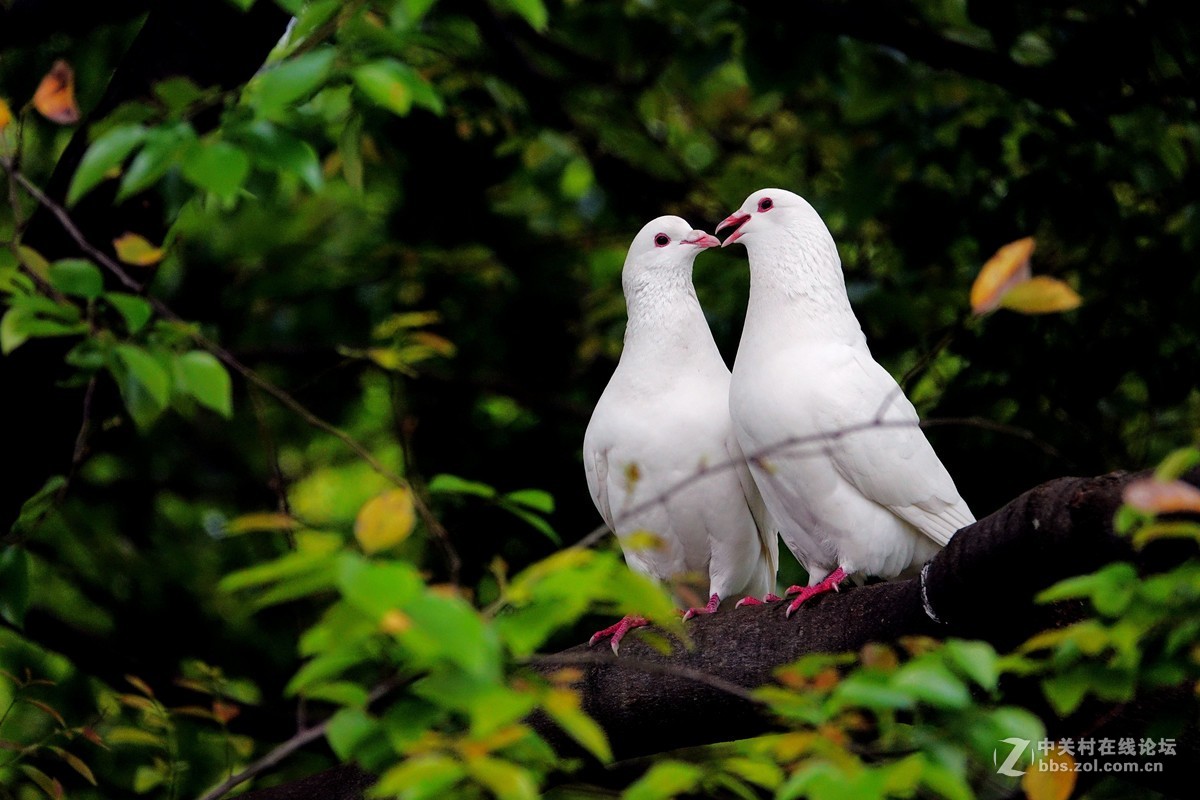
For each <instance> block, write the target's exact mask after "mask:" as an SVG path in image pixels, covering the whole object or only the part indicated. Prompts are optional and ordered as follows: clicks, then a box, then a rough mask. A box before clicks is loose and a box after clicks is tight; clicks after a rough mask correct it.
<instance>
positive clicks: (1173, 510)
mask: <svg viewBox="0 0 1200 800" xmlns="http://www.w3.org/2000/svg"><path fill="white" fill-rule="evenodd" d="M1122 499H1123V500H1124V501H1125V503H1126V504H1127V505H1131V506H1133V507H1134V508H1136V509H1137V510H1138V511H1145V512H1147V513H1150V514H1178V513H1180V512H1188V511H1190V512H1193V513H1198V512H1200V489H1197V488H1196V487H1195V486H1192V485H1191V484H1190V483H1185V482H1183V481H1180V480H1174V481H1160V480H1158V479H1157V478H1142V479H1141V480H1136V481H1134V482H1132V483H1130V484H1129V485H1128V486H1126V487H1125V491H1124V492H1123V493H1122Z"/></svg>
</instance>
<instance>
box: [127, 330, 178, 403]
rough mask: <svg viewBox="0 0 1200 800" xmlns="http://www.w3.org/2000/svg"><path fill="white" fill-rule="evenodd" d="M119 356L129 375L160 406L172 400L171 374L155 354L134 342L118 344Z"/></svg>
mask: <svg viewBox="0 0 1200 800" xmlns="http://www.w3.org/2000/svg"><path fill="white" fill-rule="evenodd" d="M117 357H118V358H120V359H121V363H122V364H124V365H125V369H127V370H128V371H129V375H130V376H131V377H132V378H133V380H134V381H136V382H137V383H138V384H139V385H140V386H142V387H143V388H144V389H145V390H146V392H147V393H148V394H149V395H150V398H151V399H152V400H153V401H154V403H155V404H156V405H157V406H159V407H160V408H166V407H167V403H169V402H170V400H171V376H170V375H169V374H168V373H167V371H166V370H165V369H163V365H162V364H160V363H159V362H158V359H156V358H155V357H154V356H152V355H150V353H148V352H146V350H144V349H143V348H141V347H138V346H137V345H132V344H121V345H117Z"/></svg>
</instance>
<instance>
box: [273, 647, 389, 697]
mask: <svg viewBox="0 0 1200 800" xmlns="http://www.w3.org/2000/svg"><path fill="white" fill-rule="evenodd" d="M370 659H371V656H370V654H369V653H367V652H366V651H364V650H361V649H358V648H351V649H342V650H335V651H333V652H330V653H323V654H321V655H319V656H317V657H316V658H313V659H311V660H310V661H308V662H307V663H305V665H304V666H303V667H301V668H300V669H299V670H297V672H296V674H295V675H293V676H292V679H291V680H290V681H288V684H287V686H286V687H284V690H283V691H284V693H285V694H288V695H293V694H299V693H301V692H303V691H304V690H305V688H306V687H308V686H311V685H313V684H315V683H319V682H321V681H326V680H328V679H329V678H333V677H336V676H338V675H341V674H342V673H343V672H345V671H346V670H348V669H350V668H351V667H354V666H357V665H359V664H361V663H363V662H364V661H369V660H370Z"/></svg>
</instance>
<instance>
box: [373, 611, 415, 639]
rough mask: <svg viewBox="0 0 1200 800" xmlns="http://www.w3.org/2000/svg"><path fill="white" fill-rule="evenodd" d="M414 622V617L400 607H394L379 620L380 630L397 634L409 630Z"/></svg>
mask: <svg viewBox="0 0 1200 800" xmlns="http://www.w3.org/2000/svg"><path fill="white" fill-rule="evenodd" d="M412 624H413V623H412V617H410V616H409V615H408V614H405V613H404V612H403V611H401V610H400V609H398V608H393V609H390V610H389V611H387V613H385V614H384V615H383V619H381V620H379V630H381V631H383V632H384V633H386V634H390V635H392V636H396V635H397V634H401V633H404V632H405V631H407V630H408V629H409V628H411V627H412Z"/></svg>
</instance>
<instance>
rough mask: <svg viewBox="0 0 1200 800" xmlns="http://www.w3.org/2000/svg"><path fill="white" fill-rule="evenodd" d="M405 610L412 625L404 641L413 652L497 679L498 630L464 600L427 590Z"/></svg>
mask: <svg viewBox="0 0 1200 800" xmlns="http://www.w3.org/2000/svg"><path fill="white" fill-rule="evenodd" d="M404 612H405V613H406V614H407V615H408V616H409V617H410V618H411V619H412V622H413V625H412V628H411V629H409V630H408V631H406V632H405V633H404V634H403V637H402V639H401V641H402V642H403V644H404V645H405V647H407V648H408V649H409V650H410V651H412V652H413V653H414V654H419V655H421V656H423V657H424V658H426V659H438V660H446V661H450V662H451V663H454V664H457V665H458V666H459V667H461V668H462V669H463V670H465V671H466V672H468V673H469V674H471V675H473V676H476V677H480V678H488V679H498V677H499V675H498V669H499V659H500V641H499V638H498V637H497V635H496V631H495V630H494V629H493V628H491V627H490V626H487V625H485V624H484V622H483V619H482V617H480V615H479V612H478V611H476V610H475V609H474V608H472V607H471V606H470V605H468V604H467V603H466V602H465V601H464V600H462V599H461V598H459V597H442V596H440V595H436V594H431V593H426V594H423V595H421V596H420V597H418V598H416V599H415V600H413V601H412V602H410V603H408V604H407V605H406V607H405V608H404Z"/></svg>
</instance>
